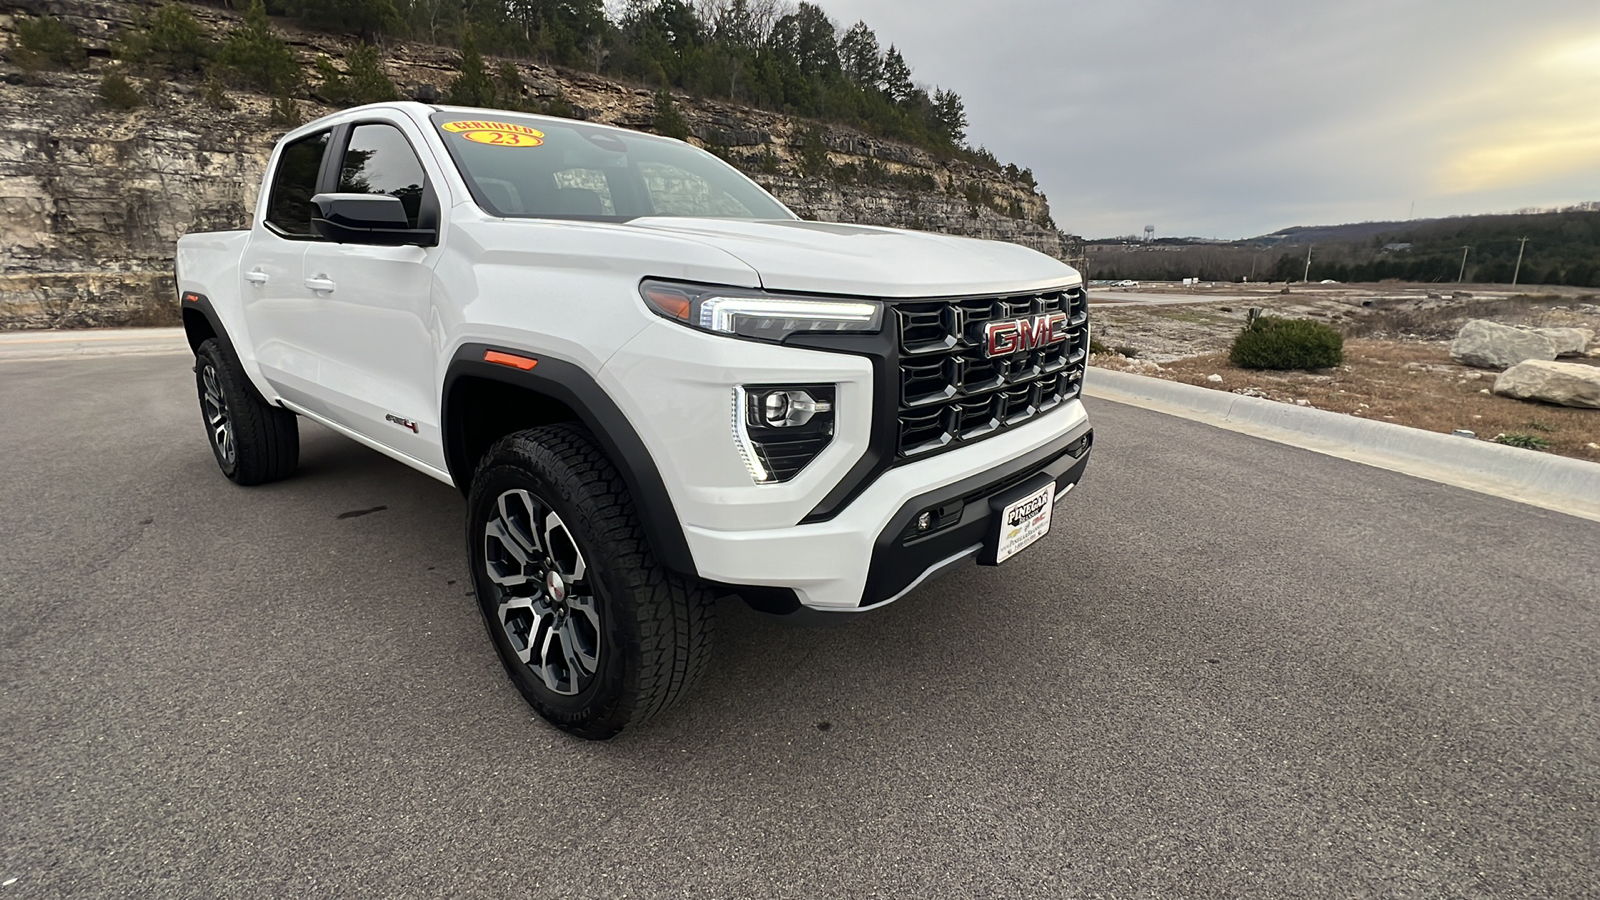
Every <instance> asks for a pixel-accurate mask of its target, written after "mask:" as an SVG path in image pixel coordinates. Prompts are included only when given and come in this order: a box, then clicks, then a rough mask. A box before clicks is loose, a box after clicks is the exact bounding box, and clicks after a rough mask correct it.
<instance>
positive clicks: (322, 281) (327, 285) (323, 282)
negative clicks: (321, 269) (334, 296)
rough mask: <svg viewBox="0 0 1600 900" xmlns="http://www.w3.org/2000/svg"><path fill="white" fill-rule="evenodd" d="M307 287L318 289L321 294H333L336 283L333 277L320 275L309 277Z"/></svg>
mask: <svg viewBox="0 0 1600 900" xmlns="http://www.w3.org/2000/svg"><path fill="white" fill-rule="evenodd" d="M306 287H308V288H310V289H312V290H313V291H316V292H317V293H319V294H331V293H333V289H334V287H335V285H334V283H333V281H332V279H330V278H328V276H326V275H318V276H317V277H315V278H307V279H306Z"/></svg>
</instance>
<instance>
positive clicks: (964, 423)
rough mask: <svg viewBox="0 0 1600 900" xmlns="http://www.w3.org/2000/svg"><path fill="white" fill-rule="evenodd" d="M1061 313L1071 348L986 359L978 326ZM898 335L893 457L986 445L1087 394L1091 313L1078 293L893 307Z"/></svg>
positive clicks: (981, 328)
mask: <svg viewBox="0 0 1600 900" xmlns="http://www.w3.org/2000/svg"><path fill="white" fill-rule="evenodd" d="M1054 312H1064V313H1066V314H1067V327H1066V331H1067V340H1065V341H1063V342H1061V343H1059V344H1054V345H1052V346H1048V347H1041V348H1038V349H1034V350H1025V351H1023V352H1020V353H1016V354H1013V355H1010V356H1004V357H998V358H995V359H990V358H988V357H986V356H984V351H983V335H984V326H985V325H987V324H988V323H990V322H995V321H1002V320H1006V319H1030V318H1032V317H1033V316H1038V315H1045V314H1049V313H1054ZM894 314H895V322H896V327H897V328H898V329H899V344H900V346H899V351H900V410H899V436H898V441H897V444H896V448H895V449H896V454H897V456H898V457H899V458H901V459H909V458H912V457H918V456H924V455H926V454H929V453H934V452H937V451H939V450H942V449H945V448H948V447H954V446H957V445H960V444H963V443H970V442H972V441H978V440H982V439H984V438H986V437H989V436H991V435H994V434H998V433H999V432H1001V431H1003V430H1005V429H1007V428H1010V427H1013V426H1015V425H1020V424H1022V423H1023V422H1026V421H1028V420H1030V419H1032V418H1033V417H1034V416H1037V415H1040V414H1043V413H1046V412H1048V411H1050V410H1051V409H1054V408H1056V407H1057V406H1060V405H1061V404H1062V403H1064V402H1066V401H1068V400H1071V399H1073V398H1074V397H1076V396H1078V394H1079V393H1080V392H1081V391H1082V389H1083V368H1084V363H1085V361H1086V360H1087V359H1088V351H1089V305H1088V297H1087V296H1086V295H1085V293H1084V291H1083V288H1081V287H1074V288H1068V289H1066V290H1060V291H1047V292H1044V293H1039V294H1018V295H1007V296H1000V297H966V298H959V299H953V300H926V301H911V302H906V303H897V304H895V306H894Z"/></svg>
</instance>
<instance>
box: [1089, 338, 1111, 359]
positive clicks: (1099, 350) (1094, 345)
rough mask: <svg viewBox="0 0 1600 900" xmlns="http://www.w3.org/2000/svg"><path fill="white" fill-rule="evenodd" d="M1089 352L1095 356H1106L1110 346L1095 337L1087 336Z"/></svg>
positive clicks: (1109, 351)
mask: <svg viewBox="0 0 1600 900" xmlns="http://www.w3.org/2000/svg"><path fill="white" fill-rule="evenodd" d="M1089 352H1090V353H1091V354H1093V355H1095V356H1106V355H1107V354H1109V353H1111V348H1110V347H1107V346H1106V345H1105V344H1102V343H1101V342H1100V339H1099V338H1097V337H1091V338H1089Z"/></svg>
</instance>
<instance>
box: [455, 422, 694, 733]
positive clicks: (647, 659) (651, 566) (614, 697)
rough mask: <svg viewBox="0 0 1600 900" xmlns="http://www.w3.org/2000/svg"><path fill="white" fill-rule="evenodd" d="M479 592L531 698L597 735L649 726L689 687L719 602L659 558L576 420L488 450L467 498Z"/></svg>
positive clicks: (561, 723) (576, 728) (552, 716)
mask: <svg viewBox="0 0 1600 900" xmlns="http://www.w3.org/2000/svg"><path fill="white" fill-rule="evenodd" d="M467 544H468V552H469V554H470V556H469V559H470V560H471V565H472V578H473V586H474V588H475V590H476V593H477V596H478V605H479V609H480V611H481V612H482V613H483V618H484V624H485V626H486V627H487V628H488V631H489V638H490V640H491V641H493V642H494V645H495V650H496V651H497V652H498V653H499V655H500V661H501V662H502V663H503V664H504V665H505V668H506V672H507V673H508V674H509V675H510V676H511V680H512V682H513V683H514V684H515V685H516V686H517V689H518V690H519V691H520V692H521V693H522V696H523V697H524V698H525V699H526V700H527V701H528V703H529V704H530V705H531V706H532V707H533V708H534V709H535V710H537V711H538V712H539V714H540V715H541V716H543V717H544V718H545V719H546V720H548V721H549V722H550V723H551V724H553V725H555V726H556V727H558V728H562V729H564V730H566V731H569V732H572V733H573V734H577V735H580V736H582V737H586V738H591V739H604V738H609V737H612V736H614V735H616V734H617V733H619V732H621V731H622V730H623V729H624V728H629V727H633V726H638V725H641V724H643V723H645V722H647V721H649V720H650V719H652V718H654V717H655V716H657V715H659V714H660V713H661V712H663V711H664V710H666V709H667V708H668V707H670V706H671V705H672V704H673V703H674V702H676V701H677V700H678V699H679V698H680V697H682V696H683V695H684V694H685V693H687V692H688V690H689V689H690V688H691V687H692V686H693V684H694V683H695V681H696V680H697V679H698V678H699V676H700V674H701V672H702V671H703V670H704V668H705V665H706V662H707V660H708V659H709V658H710V655H711V642H712V612H713V609H714V601H713V598H712V596H711V594H710V592H709V591H707V590H706V589H705V588H704V587H703V586H701V585H699V584H698V583H696V582H694V581H693V580H690V579H685V578H682V577H680V576H678V575H675V574H672V573H670V572H668V571H667V570H666V569H665V568H663V567H662V566H661V564H660V563H659V562H657V561H656V559H655V554H654V553H653V552H652V551H651V549H650V545H649V543H648V541H647V540H646V539H645V536H644V531H643V528H642V527H641V526H640V524H639V518H638V514H637V512H636V511H635V510H634V507H633V502H632V500H631V499H630V498H629V496H628V491H627V487H626V486H625V485H624V483H623V481H622V476H621V475H620V474H618V472H617V470H616V468H615V467H614V466H613V465H612V464H611V462H610V461H609V460H608V459H607V458H606V457H605V455H604V454H603V453H601V451H600V449H599V448H598V447H597V446H595V444H594V441H593V439H592V438H591V437H590V436H589V434H588V432H586V431H585V430H583V429H582V428H581V427H578V426H576V425H549V426H544V427H541V428H533V429H529V430H527V431H523V432H518V433H517V434H513V435H510V436H509V437H506V438H504V439H502V440H501V441H500V442H499V443H497V444H495V446H494V447H493V448H491V449H490V451H489V453H488V454H487V456H486V457H485V458H484V460H483V462H482V464H481V465H480V466H479V467H478V471H477V474H476V475H475V476H474V478H473V480H472V489H471V491H470V494H469V496H468V516H467Z"/></svg>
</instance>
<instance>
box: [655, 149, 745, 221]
mask: <svg viewBox="0 0 1600 900" xmlns="http://www.w3.org/2000/svg"><path fill="white" fill-rule="evenodd" d="M639 176H640V177H641V178H643V179H644V187H645V190H647V191H649V192H650V204H651V205H652V206H654V207H655V211H656V215H658V216H730V217H733V218H749V217H750V215H751V213H750V210H749V209H747V208H745V205H744V204H743V203H740V202H739V201H737V200H735V199H733V198H732V197H731V196H729V195H728V193H727V192H726V191H724V190H722V189H721V188H719V187H717V186H715V185H713V184H712V183H711V182H709V181H707V180H705V179H704V178H701V177H700V176H699V175H696V174H695V173H693V172H689V171H686V170H684V169H680V168H678V167H677V166H674V165H672V164H670V163H662V162H645V163H640V164H639Z"/></svg>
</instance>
